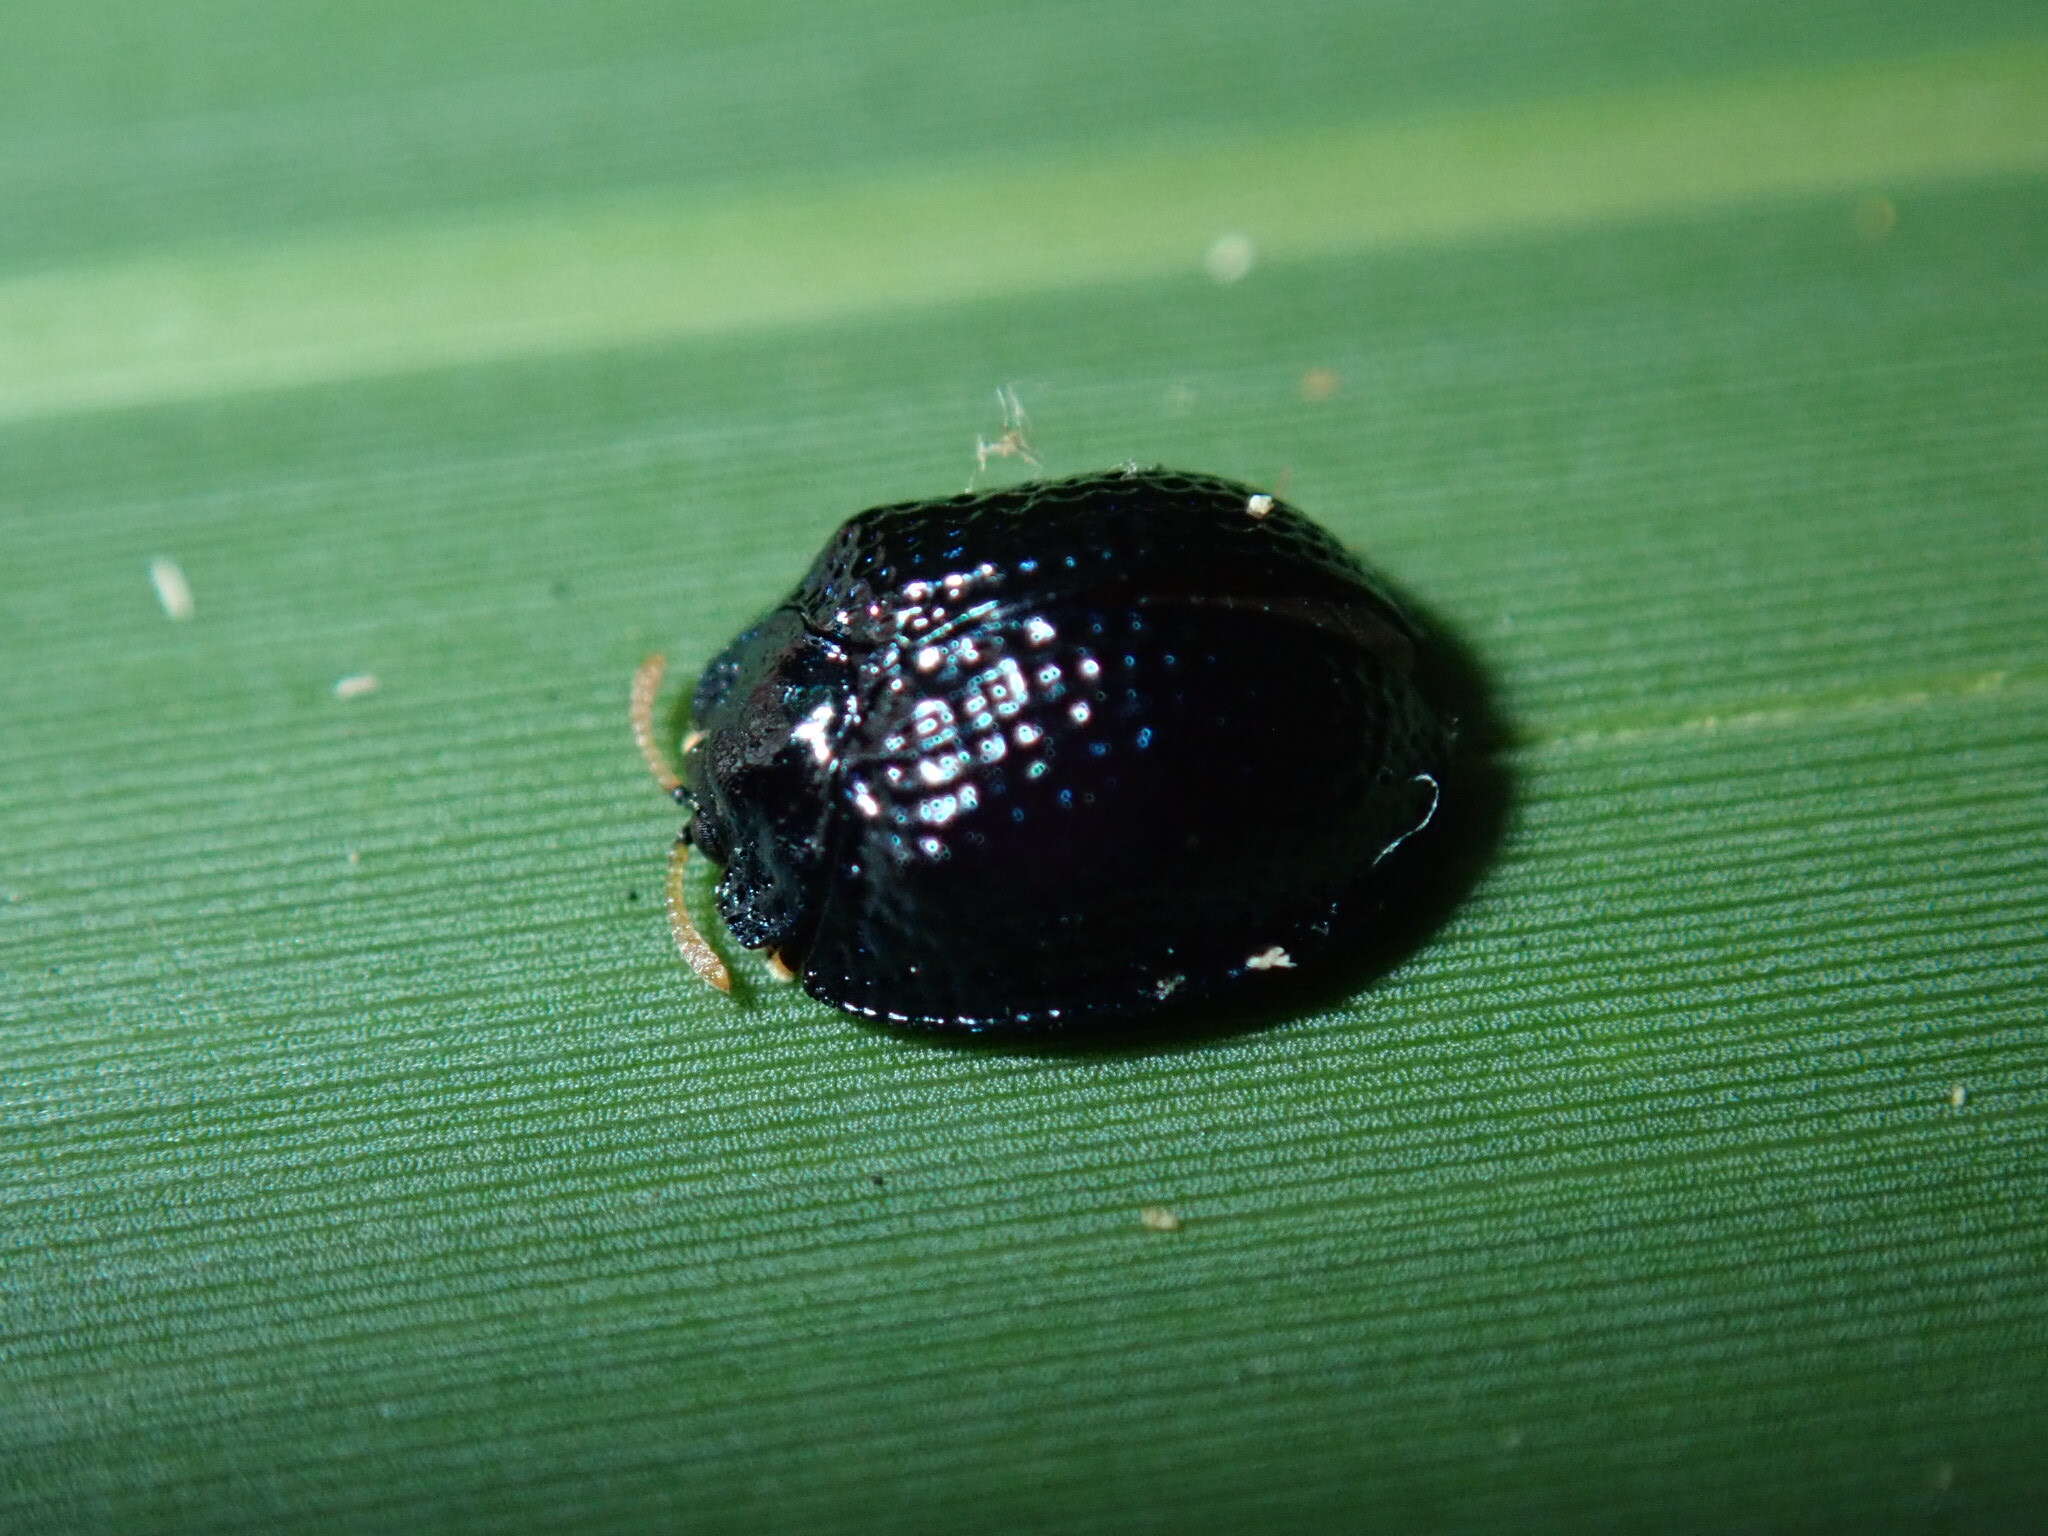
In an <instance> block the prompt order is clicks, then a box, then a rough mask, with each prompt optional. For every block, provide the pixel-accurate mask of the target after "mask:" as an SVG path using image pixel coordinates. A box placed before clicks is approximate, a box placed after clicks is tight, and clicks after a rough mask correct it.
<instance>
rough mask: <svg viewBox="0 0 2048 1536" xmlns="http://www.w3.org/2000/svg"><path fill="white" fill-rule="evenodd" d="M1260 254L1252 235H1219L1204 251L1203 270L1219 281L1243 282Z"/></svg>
mask: <svg viewBox="0 0 2048 1536" xmlns="http://www.w3.org/2000/svg"><path fill="white" fill-rule="evenodd" d="M1258 256H1259V253H1258V250H1257V248H1256V247H1254V246H1253V244H1252V237H1251V236H1250V235H1238V234H1229V235H1218V236H1217V237H1216V238H1215V239H1214V240H1213V241H1211V242H1210V243H1209V249H1208V250H1206V251H1204V252H1203V253H1202V270H1203V271H1204V272H1206V273H1208V274H1209V276H1210V278H1211V279H1213V280H1214V281H1216V282H1219V283H1237V282H1242V281H1243V280H1244V278H1245V277H1246V275H1247V274H1248V273H1250V271H1251V269H1252V263H1253V262H1255V261H1257V260H1258Z"/></svg>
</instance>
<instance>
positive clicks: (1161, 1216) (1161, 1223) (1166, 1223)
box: [1138, 1205, 1180, 1232]
mask: <svg viewBox="0 0 2048 1536" xmlns="http://www.w3.org/2000/svg"><path fill="white" fill-rule="evenodd" d="M1138 1220H1140V1221H1141V1222H1143V1223H1144V1224H1145V1230H1146V1231H1148V1232H1178V1231H1179V1230H1180V1218H1179V1217H1178V1216H1176V1215H1174V1214H1173V1212H1171V1211H1169V1210H1168V1209H1167V1208H1166V1207H1165V1206H1163V1205H1148V1206H1146V1207H1145V1209H1143V1210H1142V1211H1140V1212H1138Z"/></svg>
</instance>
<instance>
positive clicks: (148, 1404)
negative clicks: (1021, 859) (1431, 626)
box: [0, 0, 2048, 1533]
mask: <svg viewBox="0 0 2048 1536" xmlns="http://www.w3.org/2000/svg"><path fill="white" fill-rule="evenodd" d="M5 32H6V44H5V46H4V47H0V657H4V661H5V666H4V669H0V705H4V713H0V1203H4V1222H0V1245H4V1257H0V1309H4V1310H0V1527H4V1528H5V1529H6V1530H8V1531H10V1532H24V1533H27V1532H42V1531H123V1532H126V1531H135V1532H182V1531H207V1532H216V1531H217V1532H229V1531H239V1530H270V1529H276V1528H279V1527H284V1528H299V1529H318V1530H331V1531H385V1530H406V1531H436V1532H438V1531H450V1532H455V1531H491V1532H501V1531H518V1530H529V1529H531V1530H560V1529H570V1530H592V1531H636V1532H637V1531H645V1530H651V1529H670V1528H673V1529H700V1528H701V1529H730V1528H738V1527H762V1528H773V1529H799V1528H801V1529H812V1530H823V1531H832V1530H843V1531H853V1530H867V1529H878V1528H888V1529H896V1530H909V1531H916V1530H928V1531H940V1530H960V1529H973V1528H989V1529H1010V1530H1062V1531H1098V1530H1099V1531H1111V1530H1114V1531H1125V1530H1144V1529H1157V1530H1163V1531H1190V1530H1239V1529H1246V1528H1265V1529H1275V1530H1297V1529H1298V1530H1309V1529H1320V1528H1323V1527H1326V1526H1330V1525H1335V1526H1337V1527H1339V1528H1352V1529H1361V1528H1378V1527H1385V1528H1389V1529H1399V1530H1457V1531H1468V1532H1470V1531H1492V1530H1509V1529H1513V1530H1517V1531H1560V1532H1562V1531H1587V1530H1602V1529H1608V1530H1617V1531H1640V1530H1692V1531H1738V1530H1740V1531H1768V1532H1777V1531H1822V1530H1845V1531H1846V1530H1854V1531H1888V1530H1899V1531H1914V1532H1920V1531H1930V1530H1932V1531H1942V1532H1966V1531H1985V1532H2008V1531H2014V1530H2020V1529H2026V1528H2029V1522H2034V1521H2038V1520H2039V1519H2040V1518H2041V1517H2040V1513H2039V1512H2040V1510H2041V1508H2042V1507H2043V1500H2044V1497H2048V1416H2044V1412H2043V1407H2042V1395H2041V1388H2042V1382H2043V1380H2044V1379H2048V1286H2044V1281H2048V1264H2044V1257H2048V1255H2044V1245H2043V1241H2042V1237H2041V1231H2040V1228H2041V1211H2042V1205H2043V1199H2044V1197H2048V1175H2044V1172H2043V1165H2042V1157H2043V1153H2044V1151H2048V1092H2044V1066H2048V1045H2044V1036H2043V1026H2044V1017H2043V1015H2044V996H2048V862H2044V857H2043V845H2044V833H2048V797H2044V790H2043V781H2044V761H2048V759H2044V750H2048V623H2044V619H2043V611H2044V598H2048V517H2044V514H2043V507H2042V490H2041V487H2042V485H2043V484H2044V480H2048V416H2044V411H2043V401H2044V400H2048V309H2044V301H2048V261H2044V254H2048V247H2044V236H2048V199H2044V195H2043V194H2044V191H2048V22H2044V18H2043V16H2042V13H2041V11H2040V8H2039V7H2038V6H2037V5H2032V4H2020V3H2000V0H1954V3H1951V4H1949V5H1946V6H1943V7H1931V6H1926V5H1919V4H1905V3H1902V0H1862V3H1858V4H1854V5H1850V4H1845V3H1834V0H1820V3H1815V4H1808V5H1803V6H1797V7H1789V8H1788V7H1784V6H1780V5H1766V4H1761V3H1742V0H1735V3H1728V4H1720V5H1706V6H1697V7H1678V6H1671V5H1663V4H1654V5H1653V4H1643V3H1622V4H1592V3H1589V0H1544V3H1539V4H1526V3H1514V4H1508V3H1501V0H1468V3H1461V4H1455V5H1440V6H1426V5H1420V4H1412V3H1407V4H1329V5H1319V4H1311V3H1305V0H1303V3H1284V4H1279V5H1277V6H1274V7H1269V8H1265V9H1258V8H1248V7H1244V6H1240V5H1223V4H1216V3H1210V0H1188V3H1184V4H1181V5H1178V6H1174V7H1159V6H1147V5H1139V4H1133V3H1129V0H1099V3H1094V4H1087V5H1081V4H1070V5H1060V4H1026V5H1016V4H1012V5H1004V6H993V5H961V4H957V3H955V4H945V5H940V4H932V3H925V0H886V3H870V4H865V5H862V6H859V7H828V6H821V5H815V4H801V5H799V4H790V3H776V0H768V3H756V4H752V5H747V6H731V7H725V6H704V7H691V6H661V5H656V4H653V3H651V0H586V3H583V4H580V5H577V6H573V7H569V6H556V5H541V4H532V3H524V0H521V3H502V0H501V3H494V4H489V5H485V4H475V3H467V0H442V3H439V4H434V5H429V6H424V7H421V6H400V5H396V4H389V3H363V4H357V5H352V6H347V7H279V6H272V5H257V4H253V3H248V0H192V3H188V4H183V5H179V6H176V7H170V6H157V5H145V4H129V5H118V4H101V5H93V6H60V5H58V4H55V3H53V0H19V3H17V4H15V5H13V6H11V7H10V8H9V12H8V17H7V21H6V24H5ZM1003 385H1014V386H1015V388H1016V389H1017V390H1018V392H1019V394H1020V395H1021V397H1022V398H1023V400H1024V402H1025V404H1026V406H1027V407H1028V408H1029V410H1030V412H1031V415H1032V420H1033V434H1034V439H1035V441H1036V443H1037V446H1038V448H1039V450H1040V453H1041V455H1042V457H1043V458H1044V460H1045V463H1046V468H1047V470H1048V471H1049V472H1055V473H1067V472H1075V471H1080V470H1084V469H1090V468H1096V467H1100V466H1102V465H1105V464H1110V463H1115V462H1119V461H1122V460H1126V459H1139V460H1145V461H1154V460H1157V461H1164V462H1168V463H1173V464H1179V465H1184V466H1187V467H1193V468H1203V469H1209V470H1214V471H1218V472H1222V473H1226V474H1231V475H1236V476H1239V477H1242V478H1246V479H1250V480H1253V481H1257V482H1260V483H1265V484H1273V483H1276V482H1278V481H1280V480H1281V479H1282V478H1283V477H1285V479H1286V483H1287V485H1288V487H1289V493H1290V495H1291V496H1292V497H1293V498H1294V499H1296V500H1298V501H1299V502H1300V503H1301V504H1302V505H1304V506H1305V507H1306V508H1308V509H1309V510H1310V511H1311V512H1312V513H1314V514H1315V515H1317V516H1318V517H1320V518H1321V519H1323V520H1324V521H1326V522H1327V523H1329V524H1330V525H1331V526H1332V527H1334V528H1336V529H1337V530H1338V531H1339V532H1340V533H1341V534H1342V535H1343V536H1344V537H1345V538H1346V539H1347V540H1349V541H1351V542H1352V543H1354V544H1355V545H1357V546H1358V547H1360V548H1361V549H1364V550H1366V551H1368V552H1369V553H1370V555H1371V556H1372V557H1373V558H1374V559H1375V560H1376V561H1378V562H1379V563H1381V564H1382V565H1384V566H1385V567H1386V568H1387V569H1388V570H1389V571H1391V572H1393V573H1394V574H1395V575H1396V576H1397V577H1398V578H1399V579H1400V580H1401V581H1402V582H1403V583H1404V584H1406V585H1407V586H1408V587H1409V588H1410V589H1411V590H1413V591H1414V592H1416V593H1417V594H1418V595H1419V596H1420V597H1422V598H1423V599H1424V600H1425V601H1426V602H1427V603H1428V604H1429V605H1430V607H1431V608H1432V609H1433V610H1435V611H1437V612H1439V613H1441V614H1442V615H1444V616H1445V617H1446V618H1447V619H1448V620H1449V621H1450V623H1451V624H1452V625H1453V626H1454V627H1455V628H1456V629H1457V630H1458V632H1459V633H1460V635H1461V636H1462V637H1463V639H1464V640H1465V641H1466V642H1467V643H1468V644H1469V645H1470V646H1471V647H1472V648H1473V650H1474V651H1475V652H1476V653H1477V655H1478V656H1479V657H1480V659H1481V660H1482V662H1483V663H1484V665H1485V666H1486V668H1487V669H1488V671H1489V673H1490V675H1491V676H1492V678H1493V681H1494V683H1495V685H1496V687H1497V688H1498V690H1499V693H1500V700H1501V705H1502V709H1503V712H1504V714H1505V715H1506V717H1507V719H1508V720H1509V722H1510V730H1509V735H1508V738H1507V740H1506V741H1505V742H1503V743H1502V744H1501V746H1500V752H1499V759H1500V768H1501V771H1502V772H1503V774H1504V775H1505V776H1506V777H1507V778H1508V779H1509V780H1510V781H1511V782H1512V784H1513V786H1514V795H1515V798H1514V803H1513V807H1512V811H1511V815H1510V818H1509V822H1508V826H1507V830H1506V833H1505V836H1504V839H1503V842H1502V846H1501V847H1500V849H1499V850H1498V853H1497V856H1496V857H1495V858H1494V859H1493V860H1492V862H1491V864H1490V865H1489V867H1488V868H1487V869H1486V871H1485V872H1484V876H1483V878H1482V879H1481V881H1480V883H1479V884H1478V887H1477V888H1476V889H1475V890H1474V891H1473V892H1472V893H1471V895H1470V897H1469V899H1468V900H1467V901H1465V903H1464V904H1463V905H1462V906H1461V907H1459V908H1458V909H1457V911H1456V912H1455V913H1454V914H1453V916H1452V917H1451V919H1450V921H1449V922H1448V923H1447V924H1445V925H1444V927H1443V928H1442V929H1441V931H1439V932H1438V933H1437V934H1436V935H1435V936H1434V937H1433V938H1432V940H1431V941H1430V942H1429V943H1428V944H1427V945H1426V946H1424V947H1423V948H1422V949H1420V950H1419V952H1417V953H1415V954H1414V955H1413V956H1411V957H1410V958H1409V959H1408V960H1407V962H1406V963H1405V964H1403V965H1401V966H1400V967H1399V968H1398V969H1396V970H1395V971H1394V972H1393V973H1392V974H1391V975H1389V976H1387V977H1385V978H1383V979H1381V980H1380V981H1378V982H1377V983H1376V984H1375V985H1373V986H1371V987H1369V988H1367V989H1364V990H1361V991H1360V992H1359V993H1358V994H1357V995H1355V996H1353V997H1350V998H1349V999H1348V1000H1345V1001H1343V1002H1342V1003H1340V1004H1338V1005H1335V1006H1331V1007H1329V1008H1327V1009H1324V1010H1322V1011H1319V1012H1316V1013H1313V1014H1311V1015H1309V1016H1305V1017H1298V1018H1294V1019H1290V1020H1287V1021H1285V1022H1282V1023H1279V1024H1277V1025H1276V1026H1275V1027H1273V1028H1270V1029H1267V1030H1263V1031H1258V1032H1253V1033H1248V1034H1240V1035H1236V1036H1231V1037H1228V1038H1224V1039H1220V1040H1207V1041H1201V1042H1191V1043H1189V1044H1188V1045H1186V1046H1185V1047H1184V1048H1180V1049H1160V1050H1154V1051H1135V1050H1131V1051H1116V1052H1109V1053H1098V1054H1081V1055H1062V1054H1059V1053H1042V1052H1031V1051H990V1050H982V1049H957V1048H946V1047H942V1046H934V1045H931V1044H926V1043H920V1042H918V1041H914V1040H905V1039H902V1038H898V1037H895V1036H891V1035H887V1034H882V1033H878V1032H875V1031H873V1030H870V1029H867V1028H864V1027H861V1026H859V1025H857V1024H854V1023H852V1022H851V1021H848V1020H846V1019H843V1018H840V1017H837V1016H835V1015H833V1014H831V1013H830V1012H828V1011H826V1010H824V1009H821V1008H819V1007H817V1006H815V1005H813V1004H811V1003H809V1002H808V1001H805V1000H803V999H801V998H799V997H796V996H793V995H791V994H790V993H788V992H786V991H780V990H776V989H775V988H774V987H773V986H772V985H770V984H768V983H766V982H765V981H764V980H763V978H762V976H761V973H760V971H759V970H758V968H757V967H754V966H752V965H751V963H749V964H748V965H746V966H744V967H743V992H744V993H745V995H744V996H743V998H742V999H741V1000H739V1001H737V1002H734V1001H729V1000H727V999H724V998H721V997H718V996H715V995H713V994H710V993H708V992H706V991H704V990H703V989H701V988H700V987H698V986H697V985H696V984H694V983H693V981H692V980H691V979H690V977H689V976H688V975H687V973H685V972H684V971H683V970H682V969H681V968H680V967H679V966H678V965H677V963H676V962H675V960H674V958H673V955H672V953H671V951H670V949H669V946H668V940H667V936H666V934H665V931H664V928H663V924H662V920H661V918H660V916H659V903H658V900H657V890H658V882H659V874H660V862H661V858H662V855H663V851H664V848H665V845H666V842H667V839H668V837H669V836H670V835H671V833H672V831H673V826H674V820H675V818H674V815H673V812H672V811H671V810H670V809H669V808H667V807H665V805H664V804H663V803H662V802H661V801H660V800H659V798H658V797H657V796H656V795H655V793H654V791H653V790H652V788H651V786H650V785H649V784H648V782H647V781H646V778H645V776H644V774H643V773H642V771H641V769H640V767H639V765H638V763H637V761H636V760H635V758H634V756H633V754H632V751H631V749H630V746H629V744H628V743H627V741H626V738H625V734H624V728H623V695H624V685H625V680H626V676H627V674H628V672H629V670H630V668H631V666H632V664H633V663H634V661H635V660H637V658H638V657H639V656H640V655H641V654H642V653H643V652H644V651H646V650H647V649H650V648H653V647H656V646H662V647H667V648H669V649H671V650H672V651H673V652H674V653H675V654H676V655H677V656H678V658H679V659H680V660H682V661H683V662H685V663H687V662H689V661H692V660H695V661H701V659H702V658H703V657H704V656H706V655H707V653H708V652H709V651H710V650H711V649H712V647H714V646H715V645H716V644H717V643H718V642H719V641H721V640H722V639H723V638H724V637H725V636H726V635H727V634H728V633H729V632H730V631H731V630H732V629H733V628H735V627H736V626H737V625H738V624H739V623H740V622H742V621H743V620H744V619H745V618H747V617H748V616H750V614H751V613H752V611H753V610H754V609H756V608H757V607H758V606H760V605H761V604H762V603H764V602H765V601H767V600H768V599H769V598H771V597H772V596H774V595H775V594H776V593H777V592H778V591H779V590H780V589H781V588H783V587H784V586H786V584H787V583H789V582H790V581H791V580H792V579H793V578H794V576H795V575H796V574H797V572H798V571H799V570H800V569H801V567H802V565H803V564H804V562H805V561H806V560H807V558H808V557H809V555H810V553H811V551H812V550H813V548H814V547H815V546H816V545H817V543H818V542H819V541H820V540H821V539H822V538H823V537H824V535H825V534H826V532H827V531H829V529H830V528H831V527H832V526H833V525H834V524H835V523H836V522H837V521H838V520H839V519H840V518H841V517H842V516H844V515H845V514H847V513H849V512H851V511H853V510H855V509H857V508H859V507H861V506H864V505H868V504H871V503H874V502H877V501H881V500H885V499H891V498H897V497H905V496H918V495H928V494H938V493H945V492H951V491H954V490H957V489H959V488H960V487H961V486H962V485H963V484H964V483H965V482H966V479H967V476H968V474H969V472H970V470H971V469H972V459H973V456H972V448H973V444H974V441H975V438H976V436H977V435H984V436H993V435H995V433H996V432H997V431H998V430H999V429H1000V427H1001V424H1002V423H1001V418H1000V413H999V411H998V409H997V406H996V401H995V395H994V392H995V390H996V389H997V388H998V387H999V386H1003ZM163 560H169V561H172V562H174V563H175V565H176V567H177V568H178V570H180V571H182V573H183V575H184V577H185V579H186V581H187V582H188V583H189V588H190V593H191V605H192V610H191V614H190V616H189V618H184V619H179V618H174V617H172V616H171V615H170V613H169V612H168V611H167V608H166V605H165V604H164V603H163V602H160V601H159V597H158V594H157V593H156V592H155V591H153V589H152V583H151V577H150V569H151V562H152V561H163ZM345 679H369V680H374V687H372V686H371V684H370V682H366V681H359V682H355V683H352V684H349V685H347V686H342V687H339V688H337V685H338V684H342V683H343V680H345ZM1154 1205H1156V1206H1162V1207H1165V1208H1167V1209H1170V1210H1171V1211H1173V1212H1174V1213H1175V1214H1176V1215H1177V1216H1178V1217H1179V1220H1180V1228H1179V1230H1178V1231H1156V1230H1152V1229H1150V1228H1149V1227H1148V1226H1147V1225H1146V1224H1145V1223H1144V1222H1143V1221H1142V1220H1141V1215H1140V1213H1141V1211H1142V1210H1143V1209H1144V1208H1145V1207H1147V1206H1154Z"/></svg>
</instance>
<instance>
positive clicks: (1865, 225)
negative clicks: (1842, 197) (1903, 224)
mask: <svg viewBox="0 0 2048 1536" xmlns="http://www.w3.org/2000/svg"><path fill="white" fill-rule="evenodd" d="M1855 221H1856V233H1857V234H1858V235H1860V236H1862V237H1863V238H1864V239H1865V240H1870V241H1878V240H1882V239H1884V238H1885V237H1886V236H1887V235H1889V234H1890V233H1891V232H1892V231H1893V230H1895V229H1897V228H1898V227H1899V209H1898V205H1897V204H1896V203H1894V202H1893V201H1892V200H1891V199H1890V198H1888V197H1885V196H1883V195H1881V194H1876V195H1872V196H1870V197H1866V198H1862V199H1860V200H1859V201H1858V202H1857V204H1856V214H1855Z"/></svg>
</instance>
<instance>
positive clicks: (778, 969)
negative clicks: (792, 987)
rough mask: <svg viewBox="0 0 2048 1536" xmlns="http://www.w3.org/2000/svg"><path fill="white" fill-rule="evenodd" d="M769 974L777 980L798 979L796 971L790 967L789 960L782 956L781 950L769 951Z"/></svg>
mask: <svg viewBox="0 0 2048 1536" xmlns="http://www.w3.org/2000/svg"><path fill="white" fill-rule="evenodd" d="M768 974H769V975H771V976H773V977H774V978H775V979H776V980H777V981H795V980H796V972H795V971H794V970H792V969H791V968H790V964H789V962H788V961H787V960H785V959H783V958H782V954H781V951H779V950H773V949H771V950H769V951H768Z"/></svg>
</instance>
